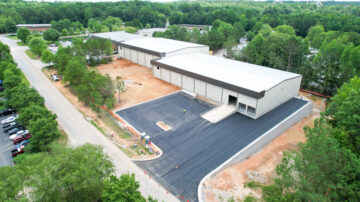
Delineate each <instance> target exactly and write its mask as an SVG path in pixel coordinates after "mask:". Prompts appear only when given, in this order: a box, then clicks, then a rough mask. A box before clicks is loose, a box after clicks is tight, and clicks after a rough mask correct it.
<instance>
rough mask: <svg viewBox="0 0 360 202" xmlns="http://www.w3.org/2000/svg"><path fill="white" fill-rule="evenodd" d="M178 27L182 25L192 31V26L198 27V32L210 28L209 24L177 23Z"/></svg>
mask: <svg viewBox="0 0 360 202" xmlns="http://www.w3.org/2000/svg"><path fill="white" fill-rule="evenodd" d="M179 27H184V28H186V29H187V30H189V31H192V30H193V29H194V28H198V29H199V30H200V32H202V31H206V30H210V29H211V26H210V25H193V24H179Z"/></svg>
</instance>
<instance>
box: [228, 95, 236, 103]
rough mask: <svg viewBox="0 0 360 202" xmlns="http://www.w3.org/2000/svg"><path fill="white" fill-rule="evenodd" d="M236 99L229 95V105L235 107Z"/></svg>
mask: <svg viewBox="0 0 360 202" xmlns="http://www.w3.org/2000/svg"><path fill="white" fill-rule="evenodd" d="M236 102H237V98H236V97H235V96H232V95H229V102H228V104H229V105H235V106H236Z"/></svg>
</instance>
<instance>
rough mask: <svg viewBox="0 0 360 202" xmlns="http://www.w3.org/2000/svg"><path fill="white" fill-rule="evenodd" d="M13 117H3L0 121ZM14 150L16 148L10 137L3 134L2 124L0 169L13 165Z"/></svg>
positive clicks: (0, 126) (0, 131) (0, 133)
mask: <svg viewBox="0 0 360 202" xmlns="http://www.w3.org/2000/svg"><path fill="white" fill-rule="evenodd" d="M12 115H13V114H12ZM12 115H8V116H4V117H1V118H0V121H1V120H3V119H5V118H7V117H9V116H12ZM14 148H15V146H14V144H13V143H12V141H11V140H10V138H9V135H8V134H7V133H4V132H3V130H2V125H1V123H0V167H1V166H10V165H11V164H12V157H11V150H13V149H14Z"/></svg>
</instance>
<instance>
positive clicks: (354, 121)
mask: <svg viewBox="0 0 360 202" xmlns="http://www.w3.org/2000/svg"><path fill="white" fill-rule="evenodd" d="M359 100H360V78H359V77H354V78H352V79H351V80H350V82H349V83H345V84H343V86H342V87H341V88H340V89H339V90H338V93H337V95H335V96H334V97H332V98H331V103H330V105H329V107H328V108H327V109H326V111H325V114H326V116H327V118H328V121H329V123H330V125H331V126H332V127H333V128H335V129H336V131H335V133H334V137H335V138H336V139H337V140H338V141H339V143H340V144H341V145H342V146H344V147H346V148H349V149H350V150H351V151H353V152H354V153H356V154H358V155H359V154H360V135H359V133H360V102H359Z"/></svg>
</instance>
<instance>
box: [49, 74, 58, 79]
mask: <svg viewBox="0 0 360 202" xmlns="http://www.w3.org/2000/svg"><path fill="white" fill-rule="evenodd" d="M51 79H52V80H54V81H59V77H58V76H57V75H56V74H53V75H51Z"/></svg>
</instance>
